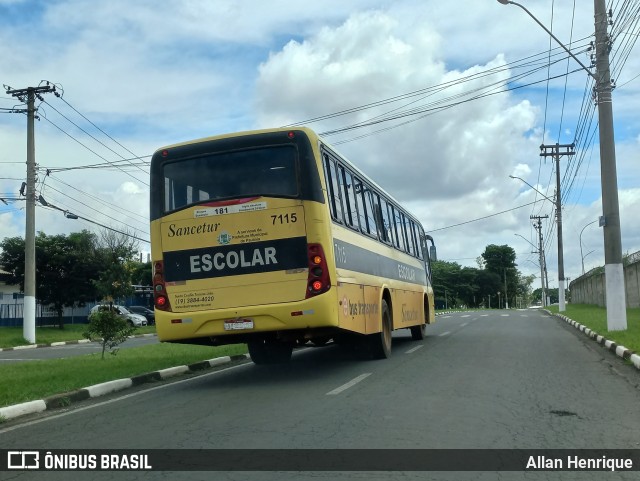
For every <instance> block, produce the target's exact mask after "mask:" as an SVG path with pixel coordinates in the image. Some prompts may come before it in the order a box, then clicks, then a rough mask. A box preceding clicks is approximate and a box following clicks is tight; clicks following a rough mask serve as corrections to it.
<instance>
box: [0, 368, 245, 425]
mask: <svg viewBox="0 0 640 481" xmlns="http://www.w3.org/2000/svg"><path fill="white" fill-rule="evenodd" d="M254 365H255V364H253V363H252V362H244V363H242V364H236V365H235V366H231V367H227V368H224V369H220V370H218V371H212V372H209V373H206V374H201V375H199V376H194V377H190V378H187V379H182V380H179V381H173V382H169V383H167V384H162V385H160V386H154V387H150V388H148V389H142V390H140V391H136V392H133V393H130V394H124V395H122V396H117V397H114V398H110V399H107V400H106V401H101V402H97V403H95V404H89V405H87V406H81V407H74V408H69V409H70V410H69V411H64V412H62V413H60V414H54V415H51V416H46V417H42V418H39V419H34V420H33V421H27V422H25V423H22V424H16V425H15V426H11V427H9V428H5V429H2V428H1V427H0V434H3V433H8V432H10V431H15V430H17V429H21V428H26V427H28V426H33V425H35V424H40V423H44V422H47V421H52V420H54V419H58V418H62V417H66V416H71V415H73V414H75V413H80V412H83V411H87V410H89V409H94V408H98V407H102V406H106V405H109V404H114V403H117V402H119V401H123V400H125V399H129V398H132V397H137V396H141V395H143V394H148V393H151V392H154V391H158V390H160V389H166V388H169V387H172V386H177V385H178V384H184V383H190V382H193V381H197V380H199V379H200V380H202V379H204V378H206V377H209V376H214V375H217V374H220V373H223V372H227V371H232V370H236V369H239V368H245V367H247V366H254ZM94 399H99V398H94ZM72 406H73V404H72ZM44 412H45V413H46V412H47V411H44ZM48 412H52V411H50V410H49V411H48Z"/></svg>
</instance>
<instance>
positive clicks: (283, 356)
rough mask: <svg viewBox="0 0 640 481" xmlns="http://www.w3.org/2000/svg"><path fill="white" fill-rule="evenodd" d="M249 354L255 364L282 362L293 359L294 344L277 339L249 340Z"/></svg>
mask: <svg viewBox="0 0 640 481" xmlns="http://www.w3.org/2000/svg"><path fill="white" fill-rule="evenodd" d="M247 346H248V347H249V355H250V356H251V360H252V361H253V363H254V364H280V363H284V362H289V361H290V360H291V353H292V352H293V346H292V345H291V344H285V343H283V342H277V341H266V340H264V339H260V340H258V341H249V342H248V343H247Z"/></svg>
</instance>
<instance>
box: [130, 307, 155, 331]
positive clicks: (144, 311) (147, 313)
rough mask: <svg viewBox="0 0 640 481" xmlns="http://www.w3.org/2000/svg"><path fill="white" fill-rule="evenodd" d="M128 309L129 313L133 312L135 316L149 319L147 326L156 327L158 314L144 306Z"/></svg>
mask: <svg viewBox="0 0 640 481" xmlns="http://www.w3.org/2000/svg"><path fill="white" fill-rule="evenodd" d="M127 309H129V311H131V312H133V313H134V314H140V315H141V316H144V317H145V318H146V319H147V325H149V326H153V325H155V323H156V314H155V312H153V311H152V310H151V309H149V308H147V307H144V306H129V307H127Z"/></svg>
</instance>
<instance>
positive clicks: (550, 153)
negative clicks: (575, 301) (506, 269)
mask: <svg viewBox="0 0 640 481" xmlns="http://www.w3.org/2000/svg"><path fill="white" fill-rule="evenodd" d="M574 148H575V145H574V144H564V145H560V144H557V143H556V144H555V145H544V144H543V145H541V146H540V150H541V153H540V157H553V158H554V160H555V161H556V224H557V226H558V304H559V307H558V310H559V311H560V312H564V311H565V310H566V307H565V302H564V280H565V279H564V248H563V246H562V196H561V195H560V157H561V156H562V155H575V153H576V152H575V150H574ZM560 149H564V150H563V151H562V152H561V151H560Z"/></svg>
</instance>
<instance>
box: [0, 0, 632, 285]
mask: <svg viewBox="0 0 640 481" xmlns="http://www.w3.org/2000/svg"><path fill="white" fill-rule="evenodd" d="M520 3H522V4H523V5H525V6H526V7H527V8H528V9H529V10H530V12H531V13H532V14H533V15H535V16H536V18H538V20H539V21H540V22H541V23H543V24H544V25H545V26H547V28H549V29H551V30H552V31H553V33H554V35H555V36H556V37H557V38H559V39H560V40H561V41H562V42H563V43H564V44H565V45H570V46H571V49H572V52H573V53H574V55H575V56H576V57H578V59H580V60H581V62H582V63H583V64H585V65H587V66H589V65H590V64H591V59H590V54H591V53H592V52H589V51H588V50H587V49H588V48H589V44H590V42H592V41H593V40H594V38H593V34H594V12H593V3H592V2H585V1H579V2H578V1H574V0H528V1H527V0H521V2H520ZM638 3H639V2H638V1H637V0H607V7H608V8H609V7H610V8H611V10H612V18H611V20H612V22H613V25H610V26H609V29H610V33H611V34H612V37H613V44H612V47H611V66H612V77H613V78H614V79H615V84H616V88H615V90H614V92H613V112H614V128H615V138H616V166H617V174H618V193H619V205H620V216H621V231H622V250H623V253H629V254H631V253H634V252H637V251H640V222H638V221H637V220H636V219H637V213H638V212H640V162H639V155H638V151H639V147H640V145H639V144H640V117H639V116H638V115H637V112H638V110H640V95H638V94H639V93H640V55H639V51H638V48H637V47H636V46H635V40H636V39H637V37H638V32H639V31H640V28H639V26H638V25H637V23H636V22H637V21H638V19H639V18H638V16H639V15H640V13H639V11H638V10H639V8H640V7H639V6H638ZM0 44H1V45H3V47H4V48H3V52H2V54H1V55H0V82H1V83H2V84H3V85H4V86H6V87H10V88H11V89H22V88H26V87H35V86H38V85H44V83H42V82H43V81H49V82H50V83H51V84H52V85H55V86H56V90H57V93H59V94H61V97H57V96H55V95H54V94H52V93H47V94H44V95H43V97H42V99H43V100H42V101H38V103H37V105H38V117H39V120H38V121H37V122H36V126H35V144H36V162H37V165H38V183H37V191H38V194H39V195H42V197H43V198H44V199H45V200H46V201H47V203H49V204H50V205H54V206H56V207H58V208H59V209H62V210H66V211H69V212H72V213H74V214H76V215H78V216H80V217H83V218H85V219H89V220H90V221H92V222H93V223H92V222H88V221H87V220H83V219H68V218H66V217H65V216H64V214H63V213H62V212H60V211H59V210H55V209H52V208H46V207H43V206H38V207H37V209H36V229H37V230H38V231H42V232H44V233H46V234H48V235H53V234H61V233H63V234H68V233H70V232H76V231H79V230H82V229H89V230H93V231H96V232H97V231H99V230H100V229H101V227H99V226H98V225H97V224H102V225H105V226H109V227H110V228H113V229H116V230H122V231H125V230H126V231H127V232H129V233H131V232H133V233H135V235H136V236H137V237H139V238H140V239H143V241H141V242H140V246H139V247H140V250H141V252H145V253H146V252H148V251H149V245H148V244H147V243H146V242H144V240H148V239H149V225H148V213H149V206H148V204H149V201H148V193H149V178H148V170H149V169H148V165H147V164H148V160H149V156H150V155H151V154H152V153H153V152H154V151H155V150H156V149H158V148H160V147H162V146H164V145H169V144H173V143H176V142H181V141H186V140H191V139H196V138H201V137H207V136H210V135H216V134H222V133H228V132H235V131H241V130H250V129H255V128H268V127H281V126H285V125H292V124H295V125H307V126H309V127H311V128H313V129H314V130H316V131H317V132H319V133H320V134H322V135H323V137H324V138H325V139H326V141H327V142H329V143H330V144H332V145H334V146H335V148H336V149H337V150H338V151H339V152H340V153H341V154H343V155H344V156H345V157H347V158H348V159H349V160H351V161H352V162H353V163H354V164H356V165H357V166H358V167H359V168H360V169H361V170H363V171H364V172H366V173H367V174H368V175H369V177H370V178H372V179H373V180H375V181H376V182H377V183H378V184H379V185H381V186H382V187H383V188H384V189H385V190H387V191H388V192H389V193H390V194H391V195H392V196H394V197H395V198H396V199H398V200H399V201H400V202H401V203H402V204H403V205H405V206H406V207H407V208H408V209H409V210H410V211H412V212H413V213H414V214H415V215H416V216H417V217H418V218H419V219H420V221H421V222H422V224H423V226H424V228H425V230H426V231H427V232H429V233H430V234H431V235H432V236H433V237H434V239H435V242H436V245H437V247H438V257H439V259H440V260H445V261H451V262H457V263H459V264H460V265H462V266H471V267H477V263H476V259H477V258H478V257H479V256H480V255H481V254H482V252H484V249H485V247H486V246H487V245H490V244H497V245H505V244H506V245H509V246H511V247H513V248H514V250H515V251H516V254H517V260H516V263H517V264H518V268H519V269H520V271H521V272H522V273H523V274H525V275H530V274H533V275H538V276H539V273H540V269H539V265H538V261H539V259H538V254H536V253H532V251H534V250H535V249H536V248H537V245H538V233H537V231H536V230H535V229H534V228H533V221H532V220H531V216H543V217H544V216H549V217H548V218H547V219H543V221H542V222H543V223H542V234H543V240H544V250H545V255H546V263H547V267H548V271H549V272H548V276H549V283H550V286H551V287H557V286H558V280H557V278H558V274H557V258H558V256H557V237H556V232H557V230H556V226H555V223H554V219H555V210H554V206H553V205H552V203H551V202H550V201H549V198H553V197H554V195H555V165H554V164H555V163H554V162H552V161H551V159H549V158H544V157H541V156H540V152H541V150H540V146H541V145H552V144H555V143H559V144H571V143H575V145H576V147H575V155H572V156H563V157H562V158H561V160H560V173H561V178H562V183H561V192H562V196H561V197H562V199H563V209H562V227H563V240H564V270H565V276H566V277H567V278H570V279H575V278H577V277H578V276H579V275H580V274H581V273H582V264H583V262H584V267H585V270H587V271H588V270H589V269H591V268H595V267H598V266H602V265H604V245H603V234H602V229H601V228H600V227H598V222H597V220H598V218H599V216H600V215H602V206H601V184H600V155H599V140H598V129H597V122H598V117H597V110H596V107H595V105H594V102H593V100H592V97H591V90H592V86H593V84H592V83H590V77H589V75H588V74H587V72H586V71H585V70H583V69H582V67H581V66H580V65H579V64H578V63H577V62H576V61H575V60H574V59H570V58H568V55H566V53H565V52H564V51H563V50H561V49H560V47H559V46H558V45H557V44H556V43H555V42H554V41H553V40H551V39H550V37H549V35H548V34H547V33H545V31H544V30H543V29H542V28H541V27H539V26H538V25H537V24H536V23H535V22H534V21H533V20H532V19H531V18H530V17H529V16H528V15H527V14H526V12H525V11H523V10H522V9H520V8H519V7H517V6H515V5H501V4H500V3H498V2H497V1H495V0H458V1H449V2H444V1H441V0H350V1H348V2H345V1H338V0H324V1H322V2H321V1H310V2H291V1H283V0H270V1H268V2H266V1H263V0H245V1H242V2H239V1H236V0H182V1H178V0H166V1H162V2H157V1H150V0H137V1H135V2H131V1H130V0H99V1H98V0H96V1H91V2H89V1H88V0H0ZM6 90H7V89H6V88H5V89H3V90H2V91H0V146H1V149H0V198H3V199H5V200H6V204H5V203H3V202H0V239H2V238H5V237H12V236H24V230H25V217H24V204H25V202H24V197H21V196H20V194H19V191H20V186H21V184H22V182H23V181H24V180H25V178H26V165H25V162H26V124H27V119H26V116H25V115H24V114H23V113H14V112H11V110H10V109H13V108H18V109H19V108H21V107H24V106H23V105H22V104H21V103H20V100H19V99H17V98H14V97H12V96H11V95H9V94H6V93H5V91H6ZM337 113H342V114H341V115H334V114H337ZM360 124H364V125H360ZM336 131H337V132H336ZM89 166H93V167H92V168H88V167H89ZM510 176H514V177H520V178H521V179H522V180H519V179H513V178H510ZM536 189H537V191H539V192H540V193H539V192H537V191H536ZM541 194H543V195H541ZM581 248H582V249H581ZM581 250H582V252H581ZM535 287H539V278H538V279H536V281H534V288H535Z"/></svg>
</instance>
